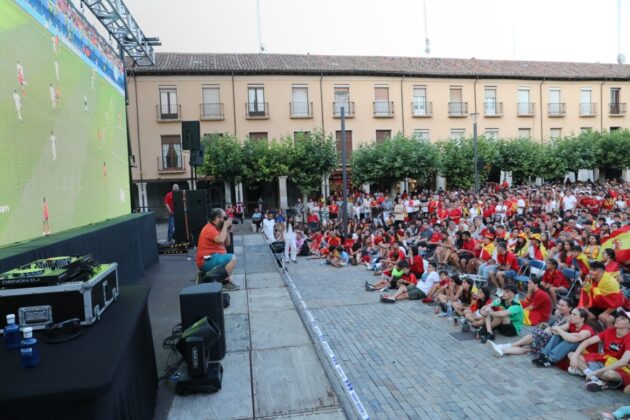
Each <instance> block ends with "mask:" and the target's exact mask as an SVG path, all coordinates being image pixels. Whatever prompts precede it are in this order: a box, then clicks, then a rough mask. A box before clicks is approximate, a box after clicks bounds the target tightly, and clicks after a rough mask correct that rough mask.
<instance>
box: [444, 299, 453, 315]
mask: <svg viewBox="0 0 630 420" xmlns="http://www.w3.org/2000/svg"><path fill="white" fill-rule="evenodd" d="M446 315H447V316H448V317H449V318H453V305H452V304H451V302H449V303H447V304H446Z"/></svg>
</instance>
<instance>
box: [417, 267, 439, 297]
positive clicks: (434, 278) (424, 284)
mask: <svg viewBox="0 0 630 420" xmlns="http://www.w3.org/2000/svg"><path fill="white" fill-rule="evenodd" d="M439 282H440V275H439V274H438V273H437V271H432V272H430V273H429V275H428V276H426V278H425V279H424V280H422V279H420V281H418V284H417V286H416V287H418V289H420V290H422V291H423V292H424V294H425V295H427V294H429V292H430V291H431V288H432V287H433V285H434V284H435V283H439Z"/></svg>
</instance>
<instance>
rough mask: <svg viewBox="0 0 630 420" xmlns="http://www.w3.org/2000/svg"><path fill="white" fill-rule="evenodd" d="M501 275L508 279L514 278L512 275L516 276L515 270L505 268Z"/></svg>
mask: <svg viewBox="0 0 630 420" xmlns="http://www.w3.org/2000/svg"><path fill="white" fill-rule="evenodd" d="M503 276H504V277H505V278H508V279H514V277H516V271H514V270H506V271H504V272H503Z"/></svg>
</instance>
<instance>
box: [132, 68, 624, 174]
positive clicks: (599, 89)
mask: <svg viewBox="0 0 630 420" xmlns="http://www.w3.org/2000/svg"><path fill="white" fill-rule="evenodd" d="M250 85H252V86H253V85H257V86H263V87H264V102H266V103H267V104H268V107H267V110H268V117H264V118H248V117H247V105H246V104H247V102H248V87H249V86H250ZM294 85H299V86H306V87H307V88H308V102H309V103H312V116H309V117H308V118H292V117H291V113H290V105H289V104H290V102H292V87H293V86H294ZM204 86H218V87H219V89H220V102H221V103H222V104H223V118H222V119H217V120H201V122H200V124H201V133H202V135H203V134H206V133H230V134H233V135H236V136H237V137H238V138H245V137H246V136H248V135H249V134H250V133H267V135H268V137H269V138H279V137H283V136H293V134H294V133H295V132H296V131H312V130H315V129H318V128H323V129H324V131H325V132H326V133H333V135H334V133H335V131H336V130H340V120H339V118H335V116H334V115H333V102H334V98H335V96H334V92H335V87H336V86H347V87H349V101H350V102H353V103H354V108H355V112H354V116H351V117H349V118H348V119H347V122H346V129H347V130H351V131H352V138H353V147H355V148H356V147H358V146H359V145H360V144H363V143H371V142H374V141H375V138H376V131H377V130H391V134H392V136H393V135H395V134H396V133H398V132H401V133H403V134H405V135H407V136H410V135H412V134H413V133H414V130H428V132H429V137H430V140H431V141H437V140H442V139H447V138H449V137H450V136H451V134H452V130H457V129H460V130H464V135H465V136H472V133H473V118H472V117H471V116H470V114H471V113H474V112H477V113H479V116H478V134H479V135H480V136H481V135H484V133H486V130H488V129H494V130H498V135H499V137H502V138H514V137H518V136H519V135H523V133H525V132H527V131H526V130H529V135H530V136H531V137H532V138H534V139H536V140H540V141H544V140H546V139H548V138H549V137H550V136H551V135H557V134H560V135H562V136H568V135H572V134H579V133H580V131H581V129H583V128H589V129H593V130H601V129H604V130H608V129H610V128H611V127H621V128H628V127H629V124H628V118H629V117H628V116H627V115H626V114H625V113H623V114H621V115H620V116H611V114H610V112H609V103H610V101H611V98H610V95H611V93H610V88H611V87H618V88H620V89H621V90H620V100H619V101H620V103H622V104H625V103H626V102H627V101H628V100H629V99H630V96H629V95H630V83H629V82H609V81H606V82H603V81H599V82H593V81H583V82H581V81H550V80H544V81H543V80H506V79H446V78H444V79H439V78H431V79H430V78H406V77H376V76H375V77H366V76H361V77H352V76H321V77H320V76H300V75H268V76H266V75H251V76H245V75H239V76H234V77H232V76H229V75H217V76H214V75H209V76H194V75H172V76H138V77H134V76H131V77H129V79H128V88H129V107H128V110H129V125H130V134H131V148H132V154H133V155H135V157H136V167H135V168H133V170H132V176H133V179H134V181H135V182H139V181H140V180H142V181H149V182H151V181H158V180H164V181H167V180H168V181H172V180H177V179H182V180H183V179H186V178H189V176H190V168H189V165H188V159H189V156H188V152H184V155H183V162H184V165H183V166H184V167H183V168H181V169H179V170H159V166H160V159H161V155H162V150H161V136H165V135H180V134H181V121H185V120H200V116H201V113H200V105H201V104H202V103H203V98H202V89H203V87H204ZM414 86H418V87H420V86H423V87H425V88H426V98H427V102H429V103H430V104H431V107H432V113H431V116H428V117H415V116H414V115H413V112H412V111H413V107H412V102H413V89H414ZM161 87H174V88H176V90H177V103H178V105H179V106H180V107H181V114H180V115H179V118H178V119H175V120H169V121H160V120H159V118H158V112H157V107H158V105H159V104H160V97H159V91H160V88H161ZM376 87H380V88H384V87H387V88H388V93H389V101H391V102H393V113H392V115H391V116H388V117H377V116H375V115H374V105H373V103H374V102H375V88H376ZM455 87H461V92H462V102H464V103H466V104H467V111H466V112H465V113H464V115H463V116H461V117H452V116H449V112H448V103H449V102H450V101H451V98H450V90H451V88H455ZM486 88H494V89H496V102H497V104H500V106H499V108H501V107H502V112H501V113H499V115H497V116H489V115H487V113H486V112H485V109H484V97H485V91H486ZM519 89H529V95H530V102H532V103H533V104H534V106H533V111H534V112H533V115H532V116H518V115H517V103H518V101H519V98H518V90H519ZM550 89H559V90H560V103H563V104H565V105H564V113H562V115H560V116H550V115H549V109H548V108H549V105H548V103H549V100H550ZM583 89H590V91H591V103H593V104H596V105H594V106H593V109H592V111H593V112H592V113H593V114H594V115H592V116H581V115H580V101H581V95H582V94H581V91H582V90H583ZM552 129H553V131H552ZM519 130H520V131H519Z"/></svg>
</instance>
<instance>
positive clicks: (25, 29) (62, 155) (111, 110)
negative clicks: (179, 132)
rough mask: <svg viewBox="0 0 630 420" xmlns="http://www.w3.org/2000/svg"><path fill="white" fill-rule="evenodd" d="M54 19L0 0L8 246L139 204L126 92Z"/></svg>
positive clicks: (0, 212) (3, 204)
mask: <svg viewBox="0 0 630 420" xmlns="http://www.w3.org/2000/svg"><path fill="white" fill-rule="evenodd" d="M30 3H34V1H31V2H30ZM47 26H48V25H46V24H42V23H40V20H38V19H36V17H35V16H34V15H33V14H31V13H29V12H28V11H27V9H26V8H25V7H22V6H20V5H19V4H18V2H16V1H14V0H0V51H1V53H0V80H1V82H0V170H1V173H2V177H1V179H0V246H4V245H7V244H12V243H15V242H19V241H24V240H28V239H32V238H35V237H40V236H42V235H48V234H53V235H54V234H55V233H58V232H61V231H64V230H67V229H72V228H75V227H79V226H84V225H88V224H91V223H95V222H99V221H103V220H106V219H109V218H112V217H116V216H120V215H123V214H126V213H129V211H130V204H129V200H130V196H129V172H128V171H129V162H128V151H127V134H126V118H125V100H124V93H123V91H122V90H121V88H120V87H119V86H118V85H116V84H115V83H114V82H112V81H110V80H109V79H107V78H106V77H104V76H101V72H99V71H96V70H95V69H94V67H93V66H92V65H90V64H88V63H87V62H86V60H85V59H84V58H82V57H81V55H80V54H81V53H80V52H79V50H77V49H76V48H73V47H72V44H71V43H70V42H69V41H68V39H67V38H65V36H71V34H70V32H68V34H66V35H64V34H63V33H61V36H60V37H58V38H57V37H56V36H54V35H53V33H52V32H51V31H50V30H49V28H47Z"/></svg>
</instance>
